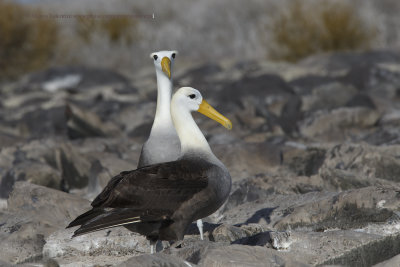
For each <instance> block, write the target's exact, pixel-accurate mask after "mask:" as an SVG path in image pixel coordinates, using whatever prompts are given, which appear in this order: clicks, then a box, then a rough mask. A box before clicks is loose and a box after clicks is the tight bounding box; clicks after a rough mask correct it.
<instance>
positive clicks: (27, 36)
mask: <svg viewBox="0 0 400 267" xmlns="http://www.w3.org/2000/svg"><path fill="white" fill-rule="evenodd" d="M40 15H41V13H40V11H39V10H32V9H27V8H25V7H22V6H20V5H18V4H15V3H11V2H6V1H3V0H0V36H1V38H0V70H1V72H0V80H4V79H10V78H14V77H16V76H18V75H20V74H22V73H25V72H28V71H32V70H37V69H39V68H43V67H45V66H46V65H47V64H48V63H49V62H50V60H51V58H52V55H53V53H54V49H55V47H56V44H57V40H58V38H57V32H58V27H57V24H56V23H55V22H54V21H51V20H49V19H44V18H43V19H42V18H38V16H40Z"/></svg>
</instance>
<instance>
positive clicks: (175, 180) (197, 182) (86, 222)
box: [68, 159, 212, 235]
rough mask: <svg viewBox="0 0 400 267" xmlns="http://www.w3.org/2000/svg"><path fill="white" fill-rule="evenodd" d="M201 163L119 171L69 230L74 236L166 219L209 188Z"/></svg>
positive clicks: (205, 168)
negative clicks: (73, 232)
mask: <svg viewBox="0 0 400 267" xmlns="http://www.w3.org/2000/svg"><path fill="white" fill-rule="evenodd" d="M211 167H212V165H211V164H210V163H208V162H207V161H204V160H199V159H197V160H191V159H182V160H178V161H173V162H167V163H161V164H155V165H151V166H147V167H143V168H140V169H137V170H134V171H128V172H122V173H120V174H119V175H117V176H115V177H114V178H112V179H111V180H110V182H109V183H108V185H107V186H106V187H105V188H104V190H103V191H102V192H101V193H100V194H99V195H98V196H97V197H96V199H95V200H94V201H93V202H92V206H93V209H92V210H90V211H88V212H86V213H84V214H82V215H80V216H78V217H77V218H76V219H75V220H74V221H73V222H71V223H70V224H69V225H68V227H73V226H77V225H82V227H81V228H80V229H78V230H77V231H76V232H75V235H79V234H84V233H87V232H92V231H96V230H101V229H105V228H109V227H114V226H118V225H126V224H130V223H135V222H145V221H152V220H161V219H165V218H169V217H170V216H171V215H172V214H173V213H174V211H175V210H177V209H178V208H179V206H180V205H181V204H182V203H183V202H185V201H187V200H189V199H190V198H192V197H193V195H195V194H196V193H197V192H199V191H201V190H203V189H204V188H206V187H207V185H208V178H207V171H208V169H209V168H211Z"/></svg>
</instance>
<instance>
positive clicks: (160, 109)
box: [150, 69, 174, 135]
mask: <svg viewBox="0 0 400 267" xmlns="http://www.w3.org/2000/svg"><path fill="white" fill-rule="evenodd" d="M156 74H157V109H156V116H155V117H154V122H153V126H152V127H151V133H150V135H151V134H154V133H155V132H158V131H159V130H161V131H163V130H165V129H166V128H172V129H174V126H173V124H172V119H171V111H170V106H171V94H172V79H171V80H170V79H168V77H167V76H166V75H165V74H164V73H163V72H162V71H161V70H158V69H156Z"/></svg>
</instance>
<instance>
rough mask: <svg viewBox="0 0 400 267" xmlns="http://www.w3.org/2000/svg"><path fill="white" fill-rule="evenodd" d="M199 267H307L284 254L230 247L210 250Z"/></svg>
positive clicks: (267, 250)
mask: <svg viewBox="0 0 400 267" xmlns="http://www.w3.org/2000/svg"><path fill="white" fill-rule="evenodd" d="M199 265H200V266H218V267H225V266H226V267H228V266H235V267H236V266H237V267H239V266H240V267H242V266H254V267H256V266H260V267H261V266H263V267H266V266H268V267H269V266H274V267H275V266H276V267H277V266H288V267H289V266H293V267H294V266H299V267H303V266H309V265H307V264H304V263H301V262H296V261H294V260H291V259H290V258H289V257H288V256H287V255H284V253H277V252H276V251H275V250H272V249H268V248H265V247H259V246H245V245H231V246H223V247H219V248H216V249H212V250H210V251H209V252H208V253H207V254H206V255H205V256H204V258H203V259H202V261H201V262H200V264H199Z"/></svg>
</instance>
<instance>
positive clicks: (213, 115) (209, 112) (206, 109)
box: [197, 99, 232, 130]
mask: <svg viewBox="0 0 400 267" xmlns="http://www.w3.org/2000/svg"><path fill="white" fill-rule="evenodd" d="M197 111H198V112H200V113H201V114H203V115H206V116H207V117H209V118H210V119H213V120H215V121H216V122H219V123H221V124H222V125H223V126H224V127H225V128H226V129H228V130H231V129H232V122H231V121H230V120H229V119H228V118H226V117H225V116H223V115H222V114H221V113H219V112H218V111H216V110H215V109H214V108H213V107H212V106H210V104H208V103H207V101H205V100H204V99H203V101H202V102H201V104H200V107H199V109H198V110H197Z"/></svg>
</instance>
